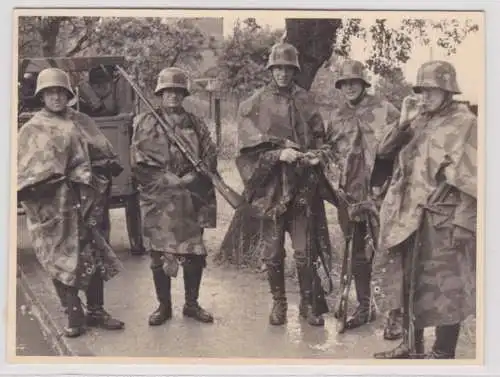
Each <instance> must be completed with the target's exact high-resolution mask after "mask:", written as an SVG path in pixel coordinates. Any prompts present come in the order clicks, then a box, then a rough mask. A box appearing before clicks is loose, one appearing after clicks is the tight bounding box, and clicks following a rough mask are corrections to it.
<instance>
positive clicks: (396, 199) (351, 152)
mask: <svg viewBox="0 0 500 377" xmlns="http://www.w3.org/2000/svg"><path fill="white" fill-rule="evenodd" d="M14 25H15V30H14V32H15V33H14V34H15V38H14V42H15V43H14V51H13V65H14V67H13V72H14V78H13V80H12V85H13V89H12V92H13V99H12V106H13V107H14V106H15V107H14V109H15V110H14V111H13V114H14V115H13V118H12V123H11V125H10V127H11V129H12V130H13V131H12V133H13V137H12V139H11V140H12V141H11V142H12V148H11V149H12V158H11V161H12V162H11V164H12V174H11V185H12V196H11V198H12V200H13V202H12V206H11V207H12V208H11V212H12V213H11V228H10V234H12V235H13V241H12V242H11V250H9V265H10V275H9V292H10V293H9V297H10V298H9V303H8V308H9V314H8V320H9V322H8V331H9V337H8V343H7V350H8V354H9V359H10V360H11V361H15V362H16V363H27V362H33V361H34V360H36V362H53V363H57V362H59V360H63V358H67V361H68V362H71V363H72V362H74V363H78V362H81V360H82V359H81V358H91V360H96V361H97V360H98V359H99V358H107V360H110V361H109V362H110V363H112V362H114V361H113V360H116V362H117V363H123V364H126V363H134V362H137V360H139V359H143V358H147V359H148V360H149V361H152V362H169V360H173V359H177V360H180V361H181V362H183V361H187V360H195V359H197V360H202V361H203V362H204V363H210V362H211V360H224V361H225V362H229V363H230V362H231V360H238V361H242V360H244V361H248V362H254V363H258V362H259V360H260V361H264V362H266V361H267V362H270V361H272V360H274V362H276V363H277V364H278V363H287V362H288V361H292V360H300V361H301V362H310V363H315V362H316V363H320V362H323V363H324V362H331V363H341V362H342V361H345V360H349V362H350V363H351V364H352V360H351V359H354V360H359V363H361V362H371V363H374V364H376V363H380V362H386V363H389V362H393V361H394V360H407V362H408V365H412V363H415V362H419V363H432V362H433V360H436V359H439V360H447V361H448V362H449V363H462V364H471V365H473V364H478V363H482V360H483V349H482V347H483V346H482V337H483V336H484V334H483V325H482V323H481V321H483V318H484V316H483V315H482V312H483V310H484V308H483V307H482V301H481V300H480V295H481V294H482V290H483V285H482V284H483V276H482V273H483V272H482V271H483V268H484V266H483V259H484V258H483V252H484V250H483V244H482V242H483V237H484V236H483V235H482V221H483V218H482V211H484V208H483V206H484V198H482V197H481V195H483V191H484V190H483V188H482V185H483V184H484V182H482V179H484V177H483V176H482V174H484V173H482V166H481V164H482V162H481V160H480V158H479V157H480V156H482V154H483V153H484V151H483V150H482V148H484V146H483V143H484V140H483V139H482V138H483V132H484V105H485V102H484V90H485V89H484V88H485V84H484V81H485V79H484V76H485V42H484V38H485V36H484V14H483V13H482V12H472V11H468V12H463V11H453V12H452V11H440V12H437V11H427V12H422V11H419V12H417V11H375V10H374V11H348V10H335V11H333V10H332V11H302V12H301V11H289V10H286V11H285V10H271V9H267V10H257V9H255V10H236V9H233V10H231V9H226V10H193V9H190V10H182V9H155V10H147V9H136V10H133V9H127V10H120V9H90V8H89V9H62V8H61V9H51V10H50V9H42V8H39V9H17V10H16V11H15V12H14ZM478 164H479V167H478ZM14 203H16V205H14ZM14 235H15V236H14ZM476 318H477V319H478V321H477V323H476ZM111 358H112V359H111ZM49 360H50V361H49ZM90 362H93V361H90ZM193 362H194V361H193ZM356 362H358V361H356Z"/></svg>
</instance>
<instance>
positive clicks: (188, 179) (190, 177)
mask: <svg viewBox="0 0 500 377" xmlns="http://www.w3.org/2000/svg"><path fill="white" fill-rule="evenodd" d="M196 176H197V174H196V172H194V171H192V172H189V173H187V174H185V175H183V176H182V178H181V182H182V185H184V186H187V185H189V184H191V183H192V182H193V181H194V180H195V179H196Z"/></svg>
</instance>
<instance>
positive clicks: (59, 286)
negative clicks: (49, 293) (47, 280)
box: [52, 279, 68, 315]
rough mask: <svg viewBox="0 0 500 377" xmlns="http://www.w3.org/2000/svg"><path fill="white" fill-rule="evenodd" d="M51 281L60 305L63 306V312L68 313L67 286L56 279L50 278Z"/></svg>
mask: <svg viewBox="0 0 500 377" xmlns="http://www.w3.org/2000/svg"><path fill="white" fill-rule="evenodd" d="M52 283H53V284H54V288H55V290H56V294H57V297H59V301H60V302H61V306H62V307H63V311H64V313H65V314H66V315H67V314H68V302H67V301H68V300H67V297H66V296H67V288H68V287H67V286H65V285H64V284H63V283H61V282H60V281H59V280H57V279H52Z"/></svg>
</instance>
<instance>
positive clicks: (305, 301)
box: [297, 266, 328, 326]
mask: <svg viewBox="0 0 500 377" xmlns="http://www.w3.org/2000/svg"><path fill="white" fill-rule="evenodd" d="M314 275H315V273H314V271H313V270H311V269H310V268H308V267H307V266H297V276H298V280H299V287H300V305H299V313H300V316H301V317H302V318H304V319H306V320H307V323H308V324H310V325H311V326H324V325H325V320H324V318H323V315H322V314H323V313H324V312H327V311H328V306H327V305H326V300H325V297H324V294H319V291H320V289H315V290H314V289H313V279H315V278H317V276H314ZM315 280H316V281H314V283H315V285H316V287H318V284H321V282H320V281H319V278H317V279H315ZM313 291H315V292H313ZM313 295H316V297H314V300H313ZM313 302H314V303H315V305H313ZM325 307H326V310H324V309H325Z"/></svg>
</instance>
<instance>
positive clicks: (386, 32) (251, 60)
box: [219, 18, 478, 102]
mask: <svg viewBox="0 0 500 377" xmlns="http://www.w3.org/2000/svg"><path fill="white" fill-rule="evenodd" d="M341 25H342V26H341V27H340V28H339V30H337V31H336V42H335V46H334V53H333V58H332V59H333V60H335V59H336V57H349V56H350V55H351V52H352V43H353V41H354V40H356V39H358V40H362V41H364V44H365V46H366V47H365V49H366V50H367V51H368V59H367V60H366V61H365V63H366V65H367V67H368V69H369V70H370V71H371V72H372V73H373V74H374V75H375V76H380V77H382V78H386V79H390V80H392V79H393V78H392V76H393V74H394V73H395V72H396V73H395V74H396V78H397V80H399V81H398V82H397V83H395V84H394V85H395V87H394V89H395V90H396V87H399V86H401V88H400V89H401V91H402V92H404V91H405V90H404V88H405V87H407V84H405V83H403V82H402V81H401V80H403V78H402V77H399V76H398V75H399V74H400V73H401V72H400V70H398V69H400V68H401V66H402V65H403V64H405V63H406V62H407V61H408V60H409V59H410V57H411V54H412V51H413V48H414V46H415V45H416V44H417V43H420V44H422V45H430V44H431V43H436V46H437V47H439V48H442V49H444V50H445V51H446V53H447V54H448V55H452V54H454V53H456V48H457V46H458V45H459V44H460V43H462V42H463V40H464V39H465V38H466V37H467V36H468V35H470V34H471V33H474V32H475V31H477V30H478V25H476V24H473V23H472V22H471V21H469V20H467V21H465V22H461V21H458V20H456V19H446V20H442V21H439V22H435V21H430V20H423V19H403V20H402V21H401V23H400V24H399V25H396V26H391V25H389V23H388V22H387V20H386V19H377V20H375V22H374V23H373V24H371V25H364V24H363V21H362V20H361V19H354V18H353V19H345V20H342V23H341ZM325 27H326V24H325ZM311 32H312V31H311ZM314 33H315V35H314V36H313V38H322V37H324V35H323V32H322V30H321V28H316V29H315V30H314ZM281 36H282V32H281V31H275V32H274V31H271V30H269V29H265V28H262V27H260V26H259V25H257V24H256V22H255V20H254V19H247V20H245V21H243V23H240V22H237V23H236V25H235V27H234V32H233V35H232V36H231V38H230V39H229V40H228V41H227V42H226V44H225V46H224V49H223V52H222V54H221V55H220V61H219V67H220V74H219V76H220V77H221V80H222V82H223V88H225V90H226V91H228V92H230V93H234V94H237V95H239V96H241V95H243V94H248V93H249V92H251V91H252V90H254V89H255V88H257V87H259V86H261V85H263V84H264V83H266V82H267V81H268V80H269V75H268V74H267V72H266V71H265V69H264V68H265V63H266V61H267V54H268V53H269V49H270V47H271V46H272V45H273V44H274V43H276V42H278V41H279V39H280V37H281ZM307 37H308V38H311V36H310V35H308V36H307ZM299 52H300V51H299ZM332 59H330V60H327V61H325V67H323V68H320V69H319V70H318V72H317V74H320V73H321V72H322V73H321V74H322V75H323V76H324V75H325V72H328V70H325V69H326V68H327V67H329V66H331V65H332ZM386 79H384V80H383V83H384V84H383V85H385V86H384V87H383V89H384V90H389V87H390V85H389V83H388V81H387V80H386ZM315 80H316V81H317V80H318V77H317V76H316V78H315ZM319 80H320V81H325V77H323V78H322V79H319ZM330 81H331V80H330ZM403 81H404V80H403ZM318 85H319V86H321V85H320V84H313V86H314V88H315V89H314V90H315V91H316V92H317V90H318ZM311 90H313V88H311ZM325 90H326V91H333V92H335V90H334V89H331V88H330V89H325ZM396 91H399V89H397V90H396ZM331 94H334V93H323V94H320V95H319V96H320V97H323V98H326V97H329V96H330V95H331ZM386 94H387V93H386ZM335 95H337V94H335ZM387 95H388V96H389V97H391V95H390V94H387ZM396 102H398V101H396Z"/></svg>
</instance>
